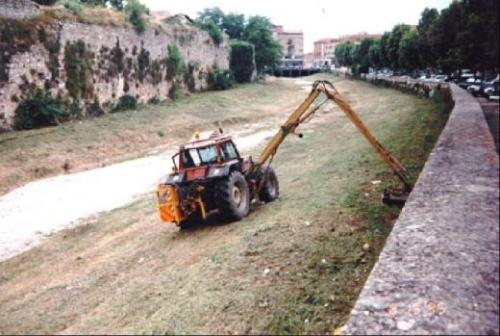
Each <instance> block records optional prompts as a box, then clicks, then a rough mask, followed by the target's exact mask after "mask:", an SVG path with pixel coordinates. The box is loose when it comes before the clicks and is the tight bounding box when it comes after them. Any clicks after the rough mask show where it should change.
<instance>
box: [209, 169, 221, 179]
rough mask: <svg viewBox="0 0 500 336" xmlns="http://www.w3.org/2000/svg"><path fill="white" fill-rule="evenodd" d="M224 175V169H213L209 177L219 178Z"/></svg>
mask: <svg viewBox="0 0 500 336" xmlns="http://www.w3.org/2000/svg"><path fill="white" fill-rule="evenodd" d="M222 175H224V168H211V169H210V171H209V172H208V177H218V176H222Z"/></svg>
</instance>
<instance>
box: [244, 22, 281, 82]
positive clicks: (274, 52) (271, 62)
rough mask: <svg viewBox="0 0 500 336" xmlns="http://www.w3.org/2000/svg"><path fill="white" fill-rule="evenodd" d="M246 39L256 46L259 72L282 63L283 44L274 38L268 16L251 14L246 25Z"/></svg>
mask: <svg viewBox="0 0 500 336" xmlns="http://www.w3.org/2000/svg"><path fill="white" fill-rule="evenodd" d="M244 40H246V41H247V42H250V43H252V44H253V45H254V46H255V64H256V66H257V71H258V72H259V73H262V72H263V71H264V70H265V68H266V67H274V66H275V65H277V64H279V63H280V61H281V55H282V52H281V45H280V44H279V43H278V42H277V41H276V40H275V39H274V38H273V35H272V32H271V21H270V20H269V19H268V18H266V17H263V16H251V17H250V18H249V19H248V24H247V26H246V27H245V33H244Z"/></svg>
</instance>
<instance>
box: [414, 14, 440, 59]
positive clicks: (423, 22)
mask: <svg viewBox="0 0 500 336" xmlns="http://www.w3.org/2000/svg"><path fill="white" fill-rule="evenodd" d="M438 17H439V12H438V11H437V10H436V9H435V8H425V9H424V11H423V12H422V15H421V17H420V21H419V22H418V26H417V32H418V54H419V59H420V64H421V65H423V66H425V67H433V66H435V63H436V50H435V48H434V46H433V45H432V43H431V41H430V34H431V29H432V27H433V25H434V24H435V22H436V20H437V19H438Z"/></svg>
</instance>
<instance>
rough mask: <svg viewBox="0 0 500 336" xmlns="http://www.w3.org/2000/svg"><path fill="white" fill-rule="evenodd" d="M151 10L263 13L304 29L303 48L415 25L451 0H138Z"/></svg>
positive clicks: (192, 13)
mask: <svg viewBox="0 0 500 336" xmlns="http://www.w3.org/2000/svg"><path fill="white" fill-rule="evenodd" d="M141 1H142V2H143V3H144V4H146V5H147V6H148V7H149V8H150V9H151V10H153V11H154V10H166V11H168V12H170V13H171V14H177V13H184V14H187V15H189V16H191V17H196V16H197V14H198V12H200V11H202V10H203V9H204V8H211V7H219V8H221V9H222V10H223V11H224V12H225V13H238V14H245V15H246V16H249V15H263V16H267V17H268V18H270V19H271V21H272V22H273V23H274V24H277V25H282V26H284V29H285V30H287V29H288V30H302V31H303V32H304V50H305V52H312V49H313V42H314V41H315V40H319V39H321V38H327V37H337V36H341V35H347V34H355V33H360V32H367V33H383V32H384V31H388V30H391V29H392V27H393V26H394V25H396V24H398V23H406V24H411V25H416V24H417V23H418V20H419V18H420V14H421V13H422V11H423V9H424V8H426V7H434V8H437V9H438V10H441V9H443V8H445V7H448V5H449V4H450V3H451V2H452V0H372V1H370V0H305V1H294V0H288V1H276V0H275V1H272V0H244V1H241V0H240V1H236V0H180V1H179V0H177V1H168V0H167V1H165V0H141Z"/></svg>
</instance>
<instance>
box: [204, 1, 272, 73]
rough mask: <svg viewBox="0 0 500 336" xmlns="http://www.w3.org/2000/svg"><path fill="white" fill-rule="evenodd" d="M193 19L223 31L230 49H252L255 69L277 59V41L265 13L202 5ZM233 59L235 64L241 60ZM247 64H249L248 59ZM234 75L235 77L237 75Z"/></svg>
mask: <svg viewBox="0 0 500 336" xmlns="http://www.w3.org/2000/svg"><path fill="white" fill-rule="evenodd" d="M196 21H197V22H198V23H199V24H201V25H202V26H204V27H212V28H210V29H212V30H217V31H220V32H224V33H225V34H227V36H228V37H229V38H230V40H231V46H232V48H233V49H234V48H235V47H236V48H245V49H246V50H248V52H251V51H250V49H253V50H254V57H255V66H256V70H257V72H258V73H262V72H264V70H265V69H266V68H267V67H273V66H275V65H276V64H279V63H280V62H281V55H282V51H281V45H280V44H279V43H278V41H276V40H275V39H274V38H273V36H272V31H271V28H272V23H271V21H270V20H269V19H268V18H266V17H263V16H259V15H255V16H250V17H248V18H246V17H245V15H243V14H235V13H229V14H225V13H224V12H223V11H222V10H221V9H220V8H218V7H214V8H206V9H204V10H203V11H202V12H201V13H199V15H198V17H197V19H196ZM234 61H235V62H234V63H235V64H236V63H241V61H242V60H241V59H240V60H239V62H237V61H238V60H234ZM239 66H240V67H243V66H244V65H243V64H239ZM248 66H251V63H250V64H248ZM236 75H237V74H236ZM236 77H237V79H238V76H236Z"/></svg>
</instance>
